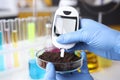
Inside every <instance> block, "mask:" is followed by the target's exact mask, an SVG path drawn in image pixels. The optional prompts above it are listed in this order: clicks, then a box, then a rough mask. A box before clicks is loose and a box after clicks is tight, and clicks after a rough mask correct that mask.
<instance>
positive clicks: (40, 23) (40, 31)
mask: <svg viewBox="0 0 120 80" xmlns="http://www.w3.org/2000/svg"><path fill="white" fill-rule="evenodd" d="M43 19H44V18H43V17H39V18H38V20H37V27H38V29H37V32H38V36H43V33H44V28H43Z"/></svg>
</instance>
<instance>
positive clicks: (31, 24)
mask: <svg viewBox="0 0 120 80" xmlns="http://www.w3.org/2000/svg"><path fill="white" fill-rule="evenodd" d="M27 30H28V40H29V41H34V39H35V23H34V22H31V21H30V22H29V21H28V24H27Z"/></svg>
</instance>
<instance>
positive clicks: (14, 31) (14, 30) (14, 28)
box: [11, 21, 18, 48]
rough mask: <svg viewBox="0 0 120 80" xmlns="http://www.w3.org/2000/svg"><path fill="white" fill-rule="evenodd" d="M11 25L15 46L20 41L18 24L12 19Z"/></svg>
mask: <svg viewBox="0 0 120 80" xmlns="http://www.w3.org/2000/svg"><path fill="white" fill-rule="evenodd" d="M11 27H12V34H11V35H12V43H13V47H15V48H16V47H17V46H18V45H17V42H18V35H17V26H15V24H14V21H11Z"/></svg>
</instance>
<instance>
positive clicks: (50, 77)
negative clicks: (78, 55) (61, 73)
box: [44, 63, 56, 80]
mask: <svg viewBox="0 0 120 80" xmlns="http://www.w3.org/2000/svg"><path fill="white" fill-rule="evenodd" d="M44 80H56V72H55V68H54V65H53V64H52V63H48V64H47V66H46V74H45V79H44Z"/></svg>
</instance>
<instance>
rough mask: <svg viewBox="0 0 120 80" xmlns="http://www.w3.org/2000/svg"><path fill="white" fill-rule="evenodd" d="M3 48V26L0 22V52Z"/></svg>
mask: <svg viewBox="0 0 120 80" xmlns="http://www.w3.org/2000/svg"><path fill="white" fill-rule="evenodd" d="M2 48H3V26H2V22H1V21H0V50H1V49H2Z"/></svg>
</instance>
